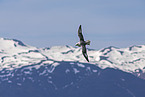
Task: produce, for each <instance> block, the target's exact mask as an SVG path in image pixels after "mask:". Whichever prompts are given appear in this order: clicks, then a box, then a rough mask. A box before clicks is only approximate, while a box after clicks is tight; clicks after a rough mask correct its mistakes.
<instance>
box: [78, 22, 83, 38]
mask: <svg viewBox="0 0 145 97" xmlns="http://www.w3.org/2000/svg"><path fill="white" fill-rule="evenodd" d="M78 36H79V38H80V41H84V37H83V34H82V28H81V25H80V27H79V29H78Z"/></svg>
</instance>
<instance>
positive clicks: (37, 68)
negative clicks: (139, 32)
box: [0, 38, 145, 97]
mask: <svg viewBox="0 0 145 97" xmlns="http://www.w3.org/2000/svg"><path fill="white" fill-rule="evenodd" d="M88 55H89V59H90V62H89V63H88V62H87V61H86V60H85V59H84V57H83V56H82V52H81V48H75V47H71V46H54V47H51V48H36V47H32V46H29V45H26V44H24V43H23V42H21V41H19V40H16V39H6V38H0V97H11V96H12V97H33V96H34V97H81V96H82V97H145V80H144V79H145V76H144V72H145V45H140V46H132V47H129V48H122V49H119V48H116V47H112V46H111V47H108V48H104V49H101V50H94V49H88ZM134 75H136V76H134ZM5 91H7V93H6V92H5Z"/></svg>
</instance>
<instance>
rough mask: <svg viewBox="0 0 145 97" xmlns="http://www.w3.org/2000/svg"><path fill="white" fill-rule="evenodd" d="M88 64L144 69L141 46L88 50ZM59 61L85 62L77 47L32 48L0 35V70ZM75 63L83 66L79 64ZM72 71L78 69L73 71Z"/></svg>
mask: <svg viewBox="0 0 145 97" xmlns="http://www.w3.org/2000/svg"><path fill="white" fill-rule="evenodd" d="M88 56H89V60H90V64H94V65H96V66H98V67H100V68H102V69H105V68H115V69H119V70H122V71H125V72H129V73H133V72H140V70H141V71H142V72H143V73H144V72H145V45H139V46H131V47H129V48H116V47H112V46H110V47H108V48H104V49H101V50H92V49H88ZM59 61H69V62H72V63H73V62H77V61H78V62H81V63H88V62H87V61H86V60H85V58H84V57H83V55H82V52H81V48H76V47H72V46H54V47H51V48H36V47H32V46H29V45H26V44H24V43H23V42H21V41H19V40H16V39H6V38H0V69H1V70H2V69H4V68H5V69H8V70H13V69H16V68H21V67H23V66H28V65H33V64H38V63H39V65H36V66H32V67H33V68H36V69H37V68H39V67H40V66H41V64H52V65H53V66H54V67H56V66H58V65H59V63H57V62H59ZM79 66H81V67H84V65H83V64H79ZM75 71H76V73H77V72H78V71H77V70H75Z"/></svg>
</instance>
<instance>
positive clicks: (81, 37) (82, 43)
mask: <svg viewBox="0 0 145 97" xmlns="http://www.w3.org/2000/svg"><path fill="white" fill-rule="evenodd" d="M78 36H79V38H80V41H79V42H78V43H76V46H78V47H82V54H83V56H84V57H85V59H86V60H87V61H88V62H89V59H88V55H87V50H86V45H90V40H87V41H84V37H83V34H82V28H81V25H80V26H79V29H78Z"/></svg>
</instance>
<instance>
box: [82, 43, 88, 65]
mask: <svg viewBox="0 0 145 97" xmlns="http://www.w3.org/2000/svg"><path fill="white" fill-rule="evenodd" d="M82 53H83V55H84V57H85V59H86V60H87V61H88V62H89V59H88V55H87V50H86V46H85V45H83V46H82Z"/></svg>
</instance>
